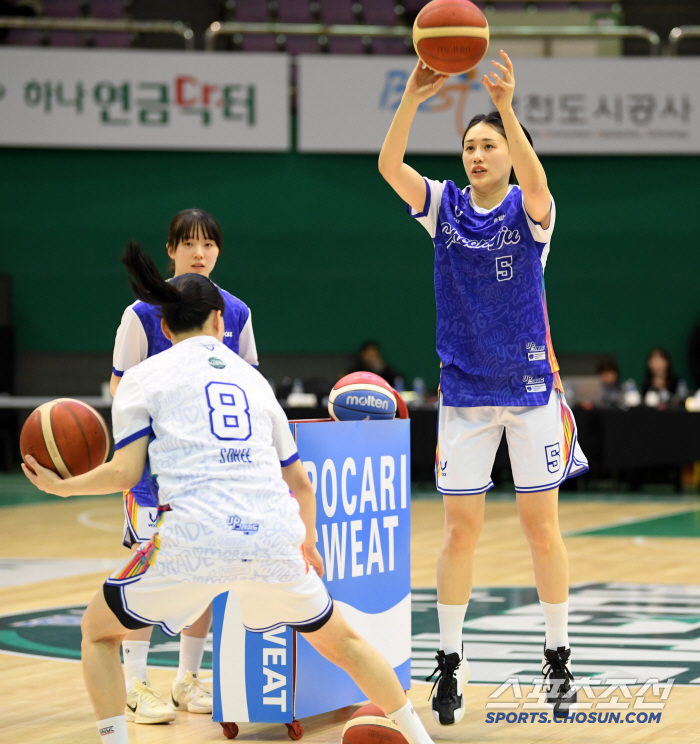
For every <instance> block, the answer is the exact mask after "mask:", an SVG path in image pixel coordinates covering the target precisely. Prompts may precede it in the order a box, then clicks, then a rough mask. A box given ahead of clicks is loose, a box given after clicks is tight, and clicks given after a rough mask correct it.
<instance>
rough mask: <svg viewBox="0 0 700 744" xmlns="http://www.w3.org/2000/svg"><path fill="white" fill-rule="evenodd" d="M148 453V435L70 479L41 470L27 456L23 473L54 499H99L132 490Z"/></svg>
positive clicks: (37, 464) (34, 461) (40, 467)
mask: <svg viewBox="0 0 700 744" xmlns="http://www.w3.org/2000/svg"><path fill="white" fill-rule="evenodd" d="M147 451H148V436H143V437H141V438H140V439H137V440H136V441H134V442H131V443H130V444H127V445H126V447H122V448H121V449H118V450H117V451H116V452H115V453H114V457H113V458H112V459H111V460H110V461H109V462H106V463H104V465H100V466H98V467H96V468H95V469H94V470H90V471H89V472H87V473H83V475H76V476H75V477H73V478H65V479H63V478H61V477H60V476H58V475H56V473H54V472H53V471H52V470H49V469H48V468H44V467H42V466H41V465H39V463H38V462H37V461H36V460H35V459H34V458H33V457H32V456H31V455H27V457H26V461H27V465H29V466H31V468H32V469H33V470H34V471H35V472H32V471H31V470H30V469H29V467H27V465H25V464H24V463H22V470H24V474H25V475H26V476H27V478H29V480H30V481H31V482H32V483H33V484H34V485H35V486H36V487H37V488H38V489H39V490H40V491H44V492H46V493H52V494H54V495H55V496H62V497H64V498H65V497H68V496H101V495H103V494H108V493H116V492H117V491H127V490H128V489H130V488H133V486H135V485H136V484H137V483H138V482H139V479H140V478H141V476H142V475H143V469H144V467H145V466H146V454H147Z"/></svg>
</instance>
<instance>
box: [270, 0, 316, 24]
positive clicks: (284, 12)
mask: <svg viewBox="0 0 700 744" xmlns="http://www.w3.org/2000/svg"><path fill="white" fill-rule="evenodd" d="M277 18H278V19H279V21H281V22H282V23H313V16H312V15H311V8H310V7H309V1H308V0H282V2H280V3H279V8H278V11H277Z"/></svg>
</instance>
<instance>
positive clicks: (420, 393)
mask: <svg viewBox="0 0 700 744" xmlns="http://www.w3.org/2000/svg"><path fill="white" fill-rule="evenodd" d="M413 392H414V393H415V394H416V403H418V404H421V403H423V402H424V401H425V381H424V380H423V378H422V377H415V378H414V379H413Z"/></svg>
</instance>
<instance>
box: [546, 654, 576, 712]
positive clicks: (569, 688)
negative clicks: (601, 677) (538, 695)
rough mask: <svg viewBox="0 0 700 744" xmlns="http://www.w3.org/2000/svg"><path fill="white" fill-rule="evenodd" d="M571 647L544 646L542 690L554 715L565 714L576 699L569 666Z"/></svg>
mask: <svg viewBox="0 0 700 744" xmlns="http://www.w3.org/2000/svg"><path fill="white" fill-rule="evenodd" d="M570 657H571V649H570V648H565V647H564V646H559V648H558V649H557V650H556V651H554V650H552V649H551V648H547V646H546V644H545V648H544V661H543V662H542V674H543V675H544V682H545V685H544V690H545V694H546V700H547V702H548V703H549V704H550V705H551V706H553V708H554V715H555V717H556V716H557V714H559V715H563V716H565V715H566V714H567V713H568V712H569V708H570V707H571V705H573V704H574V703H575V702H576V701H577V700H578V692H577V690H576V685H575V684H574V675H573V674H572V673H571V669H570V668H569V658H570Z"/></svg>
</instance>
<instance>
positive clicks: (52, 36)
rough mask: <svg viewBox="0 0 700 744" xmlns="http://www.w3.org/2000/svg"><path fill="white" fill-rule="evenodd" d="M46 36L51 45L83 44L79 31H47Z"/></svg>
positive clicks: (79, 45)
mask: <svg viewBox="0 0 700 744" xmlns="http://www.w3.org/2000/svg"><path fill="white" fill-rule="evenodd" d="M48 38H49V44H50V45H51V46H52V47H81V46H84V34H81V33H80V32H79V31H49V33H48Z"/></svg>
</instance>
